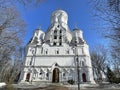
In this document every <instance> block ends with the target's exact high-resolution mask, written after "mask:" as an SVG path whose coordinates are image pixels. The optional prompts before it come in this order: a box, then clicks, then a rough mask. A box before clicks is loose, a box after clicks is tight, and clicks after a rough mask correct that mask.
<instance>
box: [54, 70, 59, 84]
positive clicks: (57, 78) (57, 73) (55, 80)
mask: <svg viewBox="0 0 120 90" xmlns="http://www.w3.org/2000/svg"><path fill="white" fill-rule="evenodd" d="M52 82H53V83H58V82H59V69H58V68H55V69H54V70H53V78H52Z"/></svg>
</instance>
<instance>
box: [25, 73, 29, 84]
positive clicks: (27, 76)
mask: <svg viewBox="0 0 120 90" xmlns="http://www.w3.org/2000/svg"><path fill="white" fill-rule="evenodd" d="M29 80H30V73H27V75H26V81H27V82H29Z"/></svg>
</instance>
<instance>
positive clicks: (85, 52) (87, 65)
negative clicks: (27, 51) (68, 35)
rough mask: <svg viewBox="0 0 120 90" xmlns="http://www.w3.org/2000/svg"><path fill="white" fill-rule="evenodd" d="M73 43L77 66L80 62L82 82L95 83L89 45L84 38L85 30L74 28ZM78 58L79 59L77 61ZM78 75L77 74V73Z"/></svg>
mask: <svg viewBox="0 0 120 90" xmlns="http://www.w3.org/2000/svg"><path fill="white" fill-rule="evenodd" d="M71 45H72V46H73V47H74V55H75V63H76V64H75V66H76V67H77V63H79V75H80V82H81V83H86V82H87V83H95V82H94V78H93V71H92V65H91V59H90V54H89V46H88V45H87V43H86V41H85V40H84V38H83V32H82V31H81V30H80V29H78V28H77V29H73V31H72V41H71ZM77 59H78V61H76V60H77ZM76 76H77V75H76Z"/></svg>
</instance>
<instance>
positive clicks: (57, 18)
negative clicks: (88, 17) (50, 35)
mask: <svg viewBox="0 0 120 90" xmlns="http://www.w3.org/2000/svg"><path fill="white" fill-rule="evenodd" d="M67 21H68V15H67V13H66V12H65V11H63V10H56V11H54V12H53V13H52V16H51V23H56V22H58V23H65V24H67Z"/></svg>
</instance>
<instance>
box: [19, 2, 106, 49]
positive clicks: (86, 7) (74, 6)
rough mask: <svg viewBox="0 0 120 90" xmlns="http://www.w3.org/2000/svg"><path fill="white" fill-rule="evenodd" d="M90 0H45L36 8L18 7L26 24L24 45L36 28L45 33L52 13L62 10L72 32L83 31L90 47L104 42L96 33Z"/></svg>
mask: <svg viewBox="0 0 120 90" xmlns="http://www.w3.org/2000/svg"><path fill="white" fill-rule="evenodd" d="M89 1H90V0H45V1H44V2H42V3H41V4H40V5H39V6H38V7H34V8H31V7H28V8H24V7H19V10H20V12H21V15H22V17H23V19H24V20H25V21H26V23H27V28H26V29H27V32H26V36H25V39H24V42H25V44H26V43H27V42H28V41H29V40H30V38H31V37H32V35H33V32H34V30H35V29H36V28H39V27H41V29H42V30H43V31H44V32H45V31H47V28H48V27H49V25H50V16H51V14H52V12H53V11H55V10H58V9H62V10H65V11H66V12H67V13H68V18H69V19H68V25H69V27H70V29H71V31H72V29H74V28H75V27H76V26H77V27H78V28H79V29H81V30H82V31H83V35H84V38H85V40H86V41H87V43H88V44H89V46H90V47H92V46H94V45H96V44H99V43H101V44H103V43H104V40H103V38H102V37H101V36H100V34H99V33H98V32H97V31H96V27H97V25H96V22H97V20H95V18H94V15H93V13H92V11H93V8H92V5H90V4H89Z"/></svg>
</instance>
